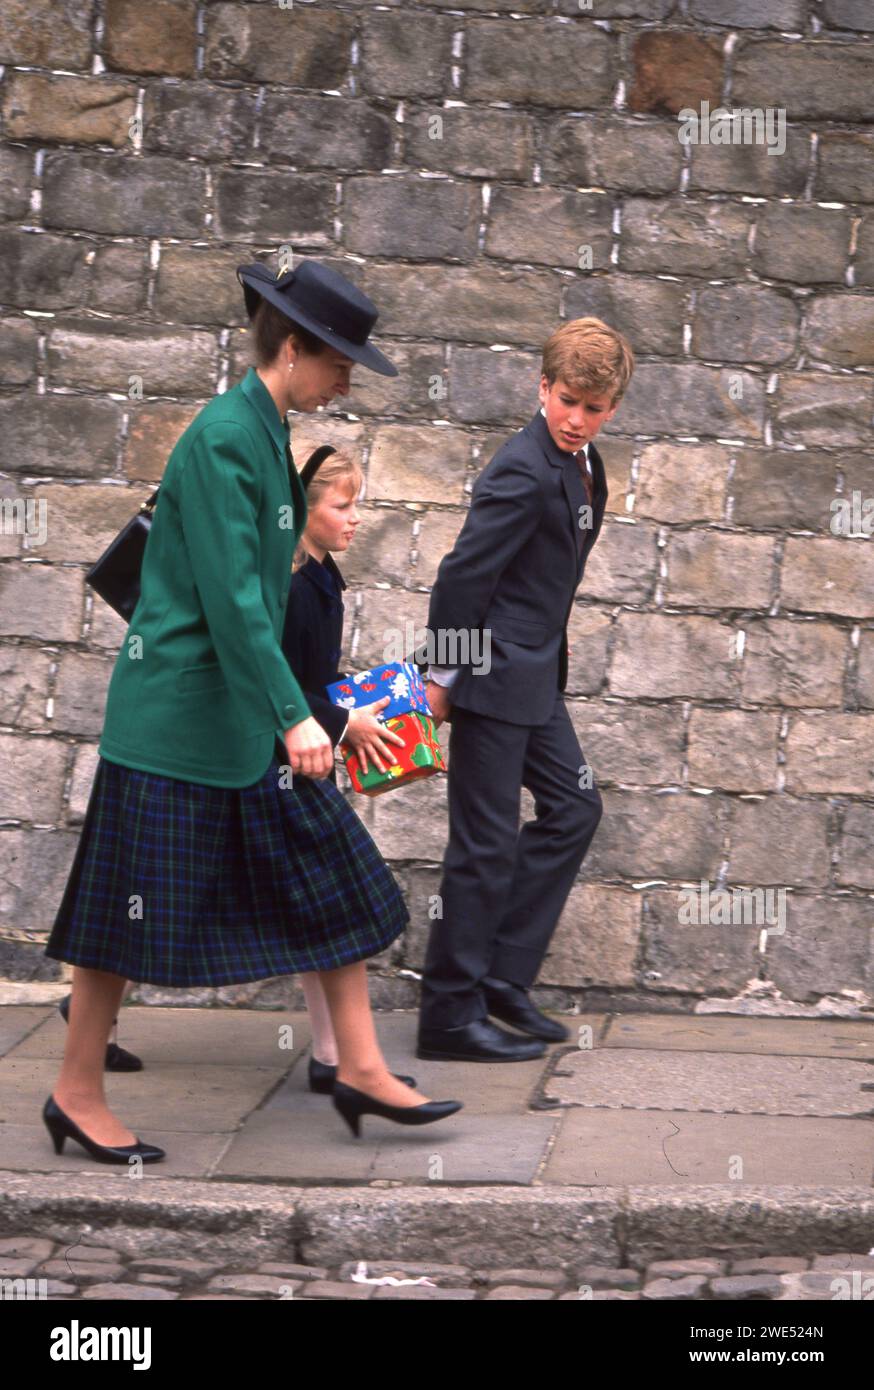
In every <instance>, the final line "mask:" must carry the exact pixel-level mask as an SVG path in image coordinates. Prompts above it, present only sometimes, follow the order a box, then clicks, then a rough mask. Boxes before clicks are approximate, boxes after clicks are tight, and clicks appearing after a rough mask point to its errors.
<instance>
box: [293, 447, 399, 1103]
mask: <svg viewBox="0 0 874 1390" xmlns="http://www.w3.org/2000/svg"><path fill="white" fill-rule="evenodd" d="M295 450H296V453H297V457H298V458H299V459H306V463H305V464H304V465H303V467H302V468H301V470H300V476H301V481H302V482H303V485H304V488H305V490H306V497H307V522H306V527H305V529H304V533H303V536H302V537H301V540H300V543H299V545H298V547H297V550H296V552H295V555H294V561H293V565H292V577H291V587H290V588H289V592H288V605H287V608H286V615H285V628H284V631H283V636H282V649H283V651H284V653H285V655H286V657H287V659H288V663H289V665H290V666H291V669H292V671H293V672H294V675H295V677H296V678H297V681H298V683H299V685H300V686H301V689H302V690H303V692H304V694H305V695H306V699H307V704H308V705H309V707H310V709H311V710H312V713H313V715H314V717H315V718H316V719H317V720H318V722H319V723H320V724H321V726H322V728H323V729H324V730H325V732H326V734H327V735H328V737H329V738H330V740H331V742H332V743H333V744H334V747H335V748H336V747H337V745H338V744H339V743H340V742H341V741H343V742H345V743H347V744H351V745H352V747H354V748H355V750H356V752H357V754H358V760H359V763H360V764H361V768H362V771H366V769H367V763H368V759H369V760H371V761H372V762H373V763H374V764H375V766H376V767H377V768H379V770H380V771H381V772H384V771H385V769H386V767H390V766H391V764H392V763H393V762H394V757H393V755H392V753H391V747H390V744H391V743H400V744H402V743H403V739H401V738H399V737H398V735H397V734H395V733H392V731H391V730H390V729H386V727H385V726H384V725H383V724H381V723H380V722H379V721H378V720H377V718H376V714H377V711H379V710H381V709H383V708H384V707H385V705H386V704H387V703H388V698H389V697H388V696H387V695H386V696H384V697H383V698H382V699H381V700H376V701H374V702H373V704H370V705H365V706H363V707H360V708H358V709H354V710H347V709H341V708H339V707H338V706H337V705H334V704H332V703H331V701H330V700H329V699H328V697H327V695H326V693H325V687H326V686H328V685H330V684H331V683H332V682H333V681H337V680H341V679H342V678H343V676H344V675H347V674H349V673H348V672H344V671H340V670H338V662H339V660H340V651H341V648H342V646H343V590H344V589H345V588H346V583H345V580H344V579H343V576H342V574H341V573H340V570H339V569H338V567H337V565H336V563H335V561H334V557H333V555H332V554H331V551H333V550H337V551H341V552H342V551H345V550H346V549H347V548H348V546H349V545H350V544H351V542H352V540H353V538H354V535H355V531H356V529H357V527H358V524H359V521H360V514H359V512H358V507H357V501H356V499H357V497H358V493H359V492H360V490H361V483H362V473H361V468H360V465H359V464H358V463H357V461H356V460H355V459H354V458H353V457H352V455H351V454H348V453H346V452H345V451H344V450H342V449H335V448H334V447H333V446H332V445H330V444H324V445H322V446H320V447H319V448H316V449H313V446H312V445H311V444H309V443H307V442H306V441H303V442H302V441H301V440H300V439H297V440H295ZM297 775H298V776H300V775H301V774H297ZM328 775H329V776H330V777H331V779H332V780H333V782H334V783H335V784H336V781H337V774H336V769H335V768H333V767H332V769H331V771H330V773H329V774H328ZM300 982H301V986H302V988H303V992H304V996H305V998H306V1002H307V1008H308V1009H309V1013H310V1021H311V1024H312V1032H313V1047H312V1056H311V1058H310V1062H309V1085H310V1089H311V1090H313V1091H330V1090H332V1089H333V1084H334V1080H335V1077H336V1072H337V1060H338V1054H337V1043H336V1040H335V1037H334V1031H333V1028H332V1026H331V1016H330V1012H329V1010H328V1005H327V1001H326V999H325V992H324V989H323V987H322V983H321V980H320V979H319V975H318V973H317V972H316V971H311V972H307V973H305V974H301V976H300ZM403 1080H405V1081H407V1082H408V1084H410V1085H413V1084H414V1082H413V1078H412V1077H404V1078H403Z"/></svg>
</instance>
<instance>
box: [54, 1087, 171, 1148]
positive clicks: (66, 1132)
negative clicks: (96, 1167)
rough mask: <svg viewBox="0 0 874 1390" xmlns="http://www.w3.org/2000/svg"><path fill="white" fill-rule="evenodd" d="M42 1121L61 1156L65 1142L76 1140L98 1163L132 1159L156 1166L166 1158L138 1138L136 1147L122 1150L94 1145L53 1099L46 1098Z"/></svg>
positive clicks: (152, 1145)
mask: <svg viewBox="0 0 874 1390" xmlns="http://www.w3.org/2000/svg"><path fill="white" fill-rule="evenodd" d="M42 1117H43V1119H44V1120H45V1123H46V1128H47V1130H48V1132H49V1134H50V1135H51V1136H52V1143H53V1144H54V1146H55V1153H56V1154H59V1153H63V1150H64V1143H65V1141H66V1140H67V1139H75V1141H76V1143H77V1144H81V1145H82V1148H83V1149H86V1150H87V1151H88V1153H90V1155H91V1157H92V1158H96V1159H97V1162H98V1163H128V1162H129V1161H130V1159H132V1158H138V1159H140V1161H141V1162H142V1163H157V1162H158V1161H159V1160H160V1159H162V1158H166V1157H167V1154H166V1152H165V1150H164V1149H159V1148H158V1147H157V1146H156V1145H155V1144H144V1143H143V1142H142V1140H141V1139H139V1138H138V1139H137V1142H136V1143H135V1144H125V1145H122V1146H121V1147H113V1146H112V1145H111V1144H96V1143H95V1142H94V1140H93V1139H89V1138H88V1135H87V1134H86V1133H85V1131H84V1130H82V1129H80V1128H79V1126H78V1125H77V1124H74V1123H73V1121H72V1120H71V1119H70V1117H69V1115H65V1114H64V1112H63V1110H62V1109H61V1107H60V1106H59V1105H58V1103H57V1101H56V1100H55V1098H54V1096H49V1098H48V1100H47V1101H46V1103H45V1105H44V1106H43V1111H42Z"/></svg>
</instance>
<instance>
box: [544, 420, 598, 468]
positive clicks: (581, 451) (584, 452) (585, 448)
mask: <svg viewBox="0 0 874 1390" xmlns="http://www.w3.org/2000/svg"><path fill="white" fill-rule="evenodd" d="M540 413H541V415H542V416H543V418H544V420H545V419H546V411H545V410H544V409H543V406H541V407H540ZM550 438H551V439H552V436H551V435H550ZM552 442H553V443H554V444H555V440H553V441H552ZM556 448H558V445H557V444H556ZM569 452H570V451H569V450H568V449H562V453H563V454H566V453H569ZM580 454H582V456H583V459H584V460H585V464H586V467H587V468H588V470H589V472H590V473H591V471H592V465H591V463H590V461H589V446H588V444H584V445H583V447H582V449H577V452H576V453H575V454H571V458H575V459H578V458H579V457H580Z"/></svg>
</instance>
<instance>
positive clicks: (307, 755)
mask: <svg viewBox="0 0 874 1390" xmlns="http://www.w3.org/2000/svg"><path fill="white" fill-rule="evenodd" d="M283 738H284V739H285V747H286V749H287V750H288V761H289V762H290V763H291V771H292V773H295V772H301V773H303V775H304V777H327V776H328V775H329V773H330V771H331V768H332V767H333V766H334V745H333V744H332V742H331V740H330V739H329V738H328V735H327V734H326V733H325V731H324V729H323V728H322V726H321V724H320V723H319V721H318V720H317V719H314V718H313V716H312V715H310V716H309V718H308V719H302V720H301V721H300V723H299V724H295V725H294V727H293V728H291V729H286V730H285V731H284V733H283Z"/></svg>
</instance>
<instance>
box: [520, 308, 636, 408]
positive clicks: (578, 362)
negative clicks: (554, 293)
mask: <svg viewBox="0 0 874 1390" xmlns="http://www.w3.org/2000/svg"><path fill="white" fill-rule="evenodd" d="M633 371H634V353H633V352H632V350H631V344H630V343H629V341H628V339H627V338H626V337H624V336H623V334H621V333H620V332H619V331H618V329H616V328H610V327H609V326H608V325H607V324H606V323H603V322H602V321H601V319H596V318H583V319H571V321H570V323H564V324H562V326H561V328H557V329H556V331H555V332H554V333H553V335H552V337H551V338H550V339H549V340H548V342H547V343H546V344H545V345H544V348H543V365H542V372H543V375H544V376H545V377H546V379H547V381H548V382H549V384H550V386H552V385H553V384H554V383H555V382H556V381H558V380H561V381H564V382H566V383H567V385H568V386H570V387H571V388H572V389H573V390H574V391H591V392H592V393H593V394H595V393H597V394H598V395H601V394H602V393H603V394H604V395H605V396H606V395H609V396H610V397H611V401H612V403H614V404H615V403H616V402H617V401H619V400H621V398H622V396H623V395H624V394H625V390H626V387H627V386H628V383H629V381H630V380H631V374H632V372H633Z"/></svg>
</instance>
